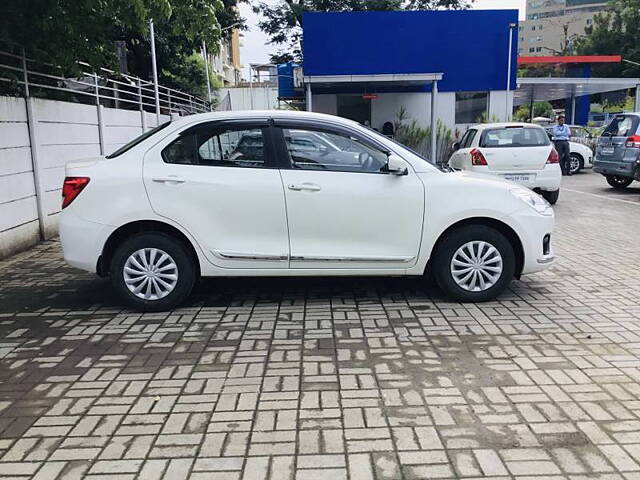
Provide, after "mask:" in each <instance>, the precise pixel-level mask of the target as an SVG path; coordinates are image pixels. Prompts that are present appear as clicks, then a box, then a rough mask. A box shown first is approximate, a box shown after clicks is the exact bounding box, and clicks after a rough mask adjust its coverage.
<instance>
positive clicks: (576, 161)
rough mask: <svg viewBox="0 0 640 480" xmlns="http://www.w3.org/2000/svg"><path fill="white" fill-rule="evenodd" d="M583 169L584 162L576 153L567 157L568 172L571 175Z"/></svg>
mask: <svg viewBox="0 0 640 480" xmlns="http://www.w3.org/2000/svg"><path fill="white" fill-rule="evenodd" d="M583 168H584V160H583V159H582V157H581V156H580V155H578V154H577V153H571V154H570V155H569V171H570V172H571V174H572V175H573V174H575V173H578V172H579V171H580V170H582V169H583Z"/></svg>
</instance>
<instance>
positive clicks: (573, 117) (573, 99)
mask: <svg viewBox="0 0 640 480" xmlns="http://www.w3.org/2000/svg"><path fill="white" fill-rule="evenodd" d="M571 123H576V96H575V95H571Z"/></svg>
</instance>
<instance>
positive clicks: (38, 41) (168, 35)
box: [0, 0, 243, 93]
mask: <svg viewBox="0 0 640 480" xmlns="http://www.w3.org/2000/svg"><path fill="white" fill-rule="evenodd" d="M238 1H243V0H126V1H122V0H56V1H54V0H3V1H2V2H0V41H6V42H10V43H12V44H17V45H19V46H22V47H24V48H25V51H26V52H27V55H28V56H29V57H30V58H33V59H35V60H37V61H40V62H48V63H52V64H54V65H58V66H60V67H61V69H62V72H57V73H62V74H65V75H74V74H79V73H80V68H79V67H78V66H77V64H76V61H77V60H82V61H84V62H87V63H89V64H90V65H91V66H93V68H95V69H97V68H98V67H107V68H111V69H113V70H118V69H119V61H118V58H117V50H116V45H115V42H117V41H123V42H124V43H125V45H126V50H127V67H128V71H129V73H131V74H133V75H137V76H139V77H141V78H145V79H150V78H151V58H150V44H149V31H148V23H149V20H150V19H153V20H154V27H155V33H156V51H157V57H158V72H159V81H160V82H161V83H164V84H166V85H168V86H172V87H174V88H179V89H182V90H186V91H189V92H192V93H198V92H199V91H202V88H203V87H204V89H205V90H206V83H204V81H203V79H204V67H202V70H201V71H199V72H198V71H197V69H196V67H197V64H196V60H195V59H194V58H193V53H194V52H199V51H200V47H201V45H202V42H203V41H206V42H207V46H208V48H209V51H211V52H214V51H215V50H216V48H217V45H218V43H219V40H220V38H221V35H223V33H222V32H221V29H222V28H224V27H225V26H228V25H231V24H233V23H236V22H238V21H240V19H239V18H238V14H237V9H236V8H235V6H236V5H237V3H238ZM198 82H200V83H198Z"/></svg>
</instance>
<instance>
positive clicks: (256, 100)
mask: <svg viewBox="0 0 640 480" xmlns="http://www.w3.org/2000/svg"><path fill="white" fill-rule="evenodd" d="M227 98H229V99H230V101H231V108H230V109H231V110H273V109H275V108H278V89H277V88H276V87H253V88H248V87H237V88H221V89H220V90H218V100H219V101H220V102H222V103H223V104H226V101H225V99H227Z"/></svg>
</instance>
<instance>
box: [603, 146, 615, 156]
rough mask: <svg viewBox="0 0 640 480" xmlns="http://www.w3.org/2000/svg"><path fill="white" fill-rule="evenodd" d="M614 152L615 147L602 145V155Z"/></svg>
mask: <svg viewBox="0 0 640 480" xmlns="http://www.w3.org/2000/svg"><path fill="white" fill-rule="evenodd" d="M614 152H615V149H614V148H613V147H602V154H603V155H613V153H614Z"/></svg>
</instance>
